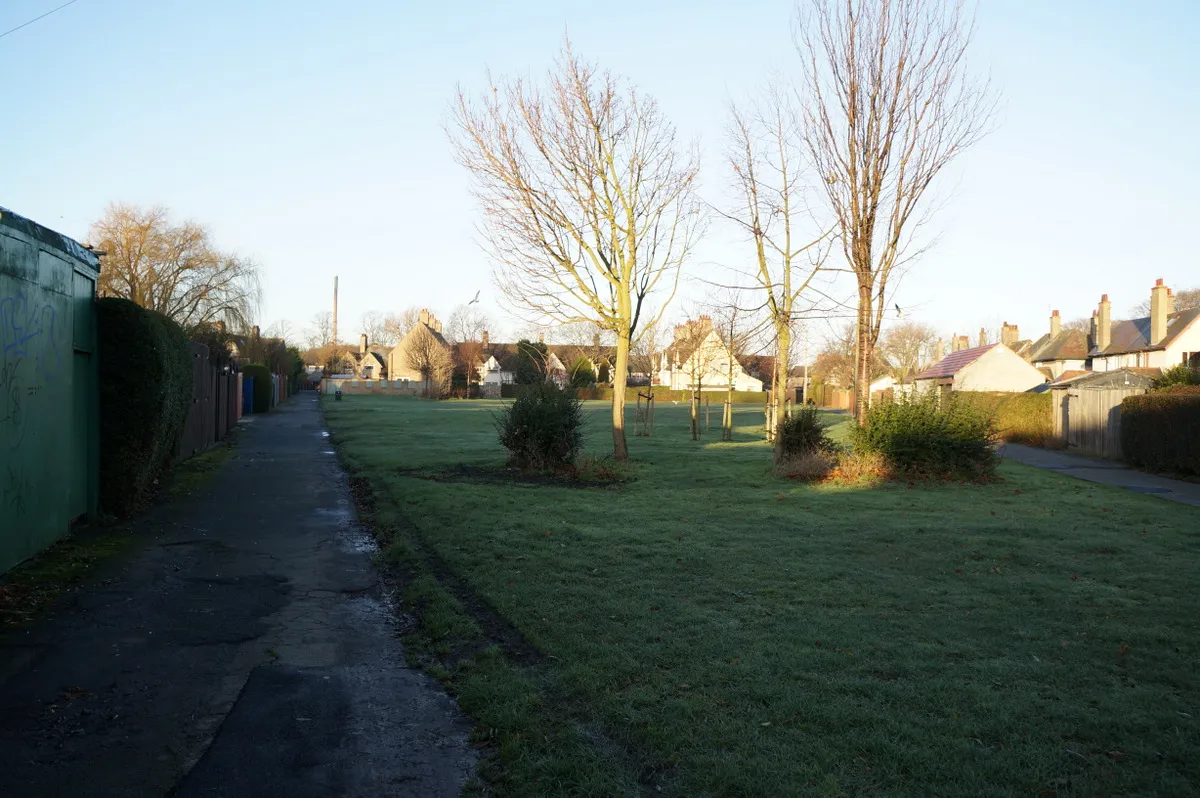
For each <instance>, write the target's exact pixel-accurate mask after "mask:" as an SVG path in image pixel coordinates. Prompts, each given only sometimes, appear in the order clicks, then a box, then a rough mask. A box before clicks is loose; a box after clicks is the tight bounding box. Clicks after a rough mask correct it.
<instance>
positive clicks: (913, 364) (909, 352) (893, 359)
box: [880, 321, 938, 381]
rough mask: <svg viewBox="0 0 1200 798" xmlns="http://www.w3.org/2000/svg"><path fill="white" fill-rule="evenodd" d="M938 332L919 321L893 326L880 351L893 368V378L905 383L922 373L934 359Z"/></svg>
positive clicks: (885, 336) (886, 335) (884, 337)
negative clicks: (923, 367) (925, 366)
mask: <svg viewBox="0 0 1200 798" xmlns="http://www.w3.org/2000/svg"><path fill="white" fill-rule="evenodd" d="M937 339H938V334H937V330H935V329H933V327H931V326H929V325H928V324H925V323H923V322H919V321H905V322H900V323H899V324H895V325H893V326H892V327H891V328H890V329H889V330H888V331H887V333H886V334H885V335H884V336H883V338H882V343H881V345H880V349H881V350H882V351H883V357H884V359H885V360H886V361H887V363H888V365H889V366H890V367H891V371H892V376H893V377H895V378H896V379H898V380H901V381H904V380H906V379H908V378H909V377H911V376H912V375H913V374H916V373H917V372H918V371H920V369H921V366H923V365H924V364H925V363H927V362H928V361H929V360H930V359H931V358H932V357H933V349H934V345H935V343H936V341H937Z"/></svg>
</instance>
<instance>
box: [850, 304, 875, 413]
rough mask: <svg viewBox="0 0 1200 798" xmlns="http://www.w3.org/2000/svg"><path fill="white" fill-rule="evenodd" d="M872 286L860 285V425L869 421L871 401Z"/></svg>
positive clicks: (856, 383) (857, 342) (857, 343)
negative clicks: (868, 412) (868, 414)
mask: <svg viewBox="0 0 1200 798" xmlns="http://www.w3.org/2000/svg"><path fill="white" fill-rule="evenodd" d="M871 305H872V302H871V286H870V285H859V287H858V332H857V335H856V337H855V347H854V417H855V419H857V420H858V424H859V426H863V425H865V424H866V423H867V407H868V406H869V405H870V402H871V343H870V341H871V310H872V307H871Z"/></svg>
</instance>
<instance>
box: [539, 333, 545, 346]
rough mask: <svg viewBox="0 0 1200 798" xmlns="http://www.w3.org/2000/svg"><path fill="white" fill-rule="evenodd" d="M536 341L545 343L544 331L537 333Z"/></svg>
mask: <svg viewBox="0 0 1200 798" xmlns="http://www.w3.org/2000/svg"><path fill="white" fill-rule="evenodd" d="M538 343H539V344H544V343H546V334H545V333H538Z"/></svg>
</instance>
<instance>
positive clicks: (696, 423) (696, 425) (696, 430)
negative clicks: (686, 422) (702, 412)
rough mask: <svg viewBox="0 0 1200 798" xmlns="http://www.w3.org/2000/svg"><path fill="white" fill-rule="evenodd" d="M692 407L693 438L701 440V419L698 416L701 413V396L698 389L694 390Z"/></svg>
mask: <svg viewBox="0 0 1200 798" xmlns="http://www.w3.org/2000/svg"><path fill="white" fill-rule="evenodd" d="M690 404H691V406H692V407H691V409H692V440H694V441H698V440H700V419H699V418H697V415H698V413H699V409H700V408H699V406H698V405H699V404H700V396H699V394H698V393H697V392H696V391H694V390H693V391H692V400H691V402H690Z"/></svg>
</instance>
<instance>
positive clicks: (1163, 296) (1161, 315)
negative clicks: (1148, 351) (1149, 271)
mask: <svg viewBox="0 0 1200 798" xmlns="http://www.w3.org/2000/svg"><path fill="white" fill-rule="evenodd" d="M1170 290H1171V289H1169V288H1167V287H1166V286H1165V285H1163V281H1162V278H1161V277H1159V278H1158V279H1157V280H1156V281H1155V282H1154V287H1153V288H1151V289H1150V345H1151V346H1158V345H1159V344H1161V343H1162V342H1163V339H1164V338H1166V337H1167V314H1168V313H1170V311H1169V310H1167V303H1168V302H1169V301H1170V300H1169V293H1170Z"/></svg>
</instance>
